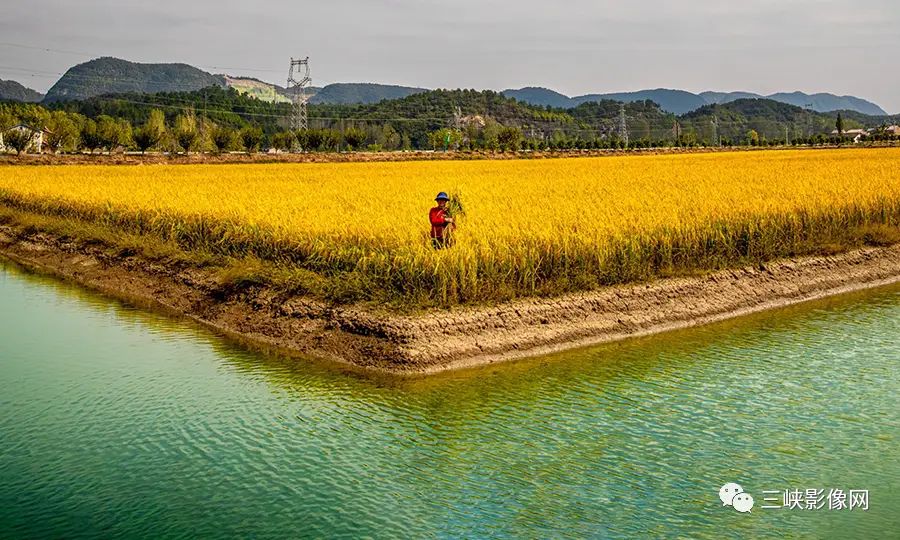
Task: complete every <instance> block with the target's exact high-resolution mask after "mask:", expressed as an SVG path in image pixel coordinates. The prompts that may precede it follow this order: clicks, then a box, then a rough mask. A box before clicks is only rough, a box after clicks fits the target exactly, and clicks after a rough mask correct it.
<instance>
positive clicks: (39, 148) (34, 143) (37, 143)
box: [0, 123, 50, 154]
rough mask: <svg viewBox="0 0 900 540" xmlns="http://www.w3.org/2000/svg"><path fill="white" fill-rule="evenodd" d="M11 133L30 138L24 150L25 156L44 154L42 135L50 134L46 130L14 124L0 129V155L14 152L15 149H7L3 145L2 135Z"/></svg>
mask: <svg viewBox="0 0 900 540" xmlns="http://www.w3.org/2000/svg"><path fill="white" fill-rule="evenodd" d="M11 131H17V132H19V133H24V134H25V135H27V136H30V137H31V140H30V141H29V143H28V146H27V147H26V148H25V153H26V154H42V153H43V152H44V135H45V134H46V133H50V132H49V131H47V130H46V129H37V128H33V127H31V126H29V125H28V124H24V123H23V124H16V125H14V126H11V127H8V128H5V129H0V153H4V152H15V149H13V148H7V147H6V145H4V144H3V135H4V134H7V133H9V132H11Z"/></svg>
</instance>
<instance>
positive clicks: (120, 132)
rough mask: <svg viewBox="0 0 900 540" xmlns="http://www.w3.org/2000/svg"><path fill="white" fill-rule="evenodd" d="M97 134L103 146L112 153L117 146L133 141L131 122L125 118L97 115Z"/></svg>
mask: <svg viewBox="0 0 900 540" xmlns="http://www.w3.org/2000/svg"><path fill="white" fill-rule="evenodd" d="M97 135H98V136H99V137H100V144H101V146H102V147H104V148H106V149H107V150H109V152H110V153H112V152H113V151H115V149H116V148H118V147H120V146H122V147H124V146H127V145H128V144H130V143H131V123H130V122H129V121H128V120H125V119H124V118H120V119H115V118H112V117H110V116H106V115H102V116H99V117H97Z"/></svg>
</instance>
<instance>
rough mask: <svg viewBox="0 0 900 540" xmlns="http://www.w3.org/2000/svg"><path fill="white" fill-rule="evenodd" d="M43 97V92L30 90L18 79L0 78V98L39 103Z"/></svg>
mask: <svg viewBox="0 0 900 540" xmlns="http://www.w3.org/2000/svg"><path fill="white" fill-rule="evenodd" d="M43 99H44V94H41V93H40V92H38V91H37V90H32V89H31V88H28V87H27V86H25V85H23V84H22V83H20V82H18V81H5V80H3V79H0V100H7V101H21V102H23V103H39V102H40V101H41V100H43Z"/></svg>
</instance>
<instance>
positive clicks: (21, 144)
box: [3, 129, 34, 156]
mask: <svg viewBox="0 0 900 540" xmlns="http://www.w3.org/2000/svg"><path fill="white" fill-rule="evenodd" d="M33 138H34V132H33V131H30V130H27V129H10V130H9V131H6V132H4V133H3V144H4V146H6V147H7V148H12V149H13V150H15V151H16V155H17V156H19V155H22V152H26V153H27V152H28V147H29V146H30V145H31V140H32V139H33Z"/></svg>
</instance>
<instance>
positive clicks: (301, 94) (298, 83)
mask: <svg viewBox="0 0 900 540" xmlns="http://www.w3.org/2000/svg"><path fill="white" fill-rule="evenodd" d="M295 68H296V72H295V71H294V70H295ZM310 81H312V78H311V77H310V76H309V57H308V56H307V57H306V58H305V59H304V60H294V59H293V58H291V69H290V70H289V71H288V80H287V90H288V94H289V95H290V96H291V103H292V106H291V129H292V130H293V131H300V130H305V129H307V128H308V127H309V125H308V123H307V120H306V102H307V101H309V96H308V95H307V94H306V89H307V88H308V87H309V83H310Z"/></svg>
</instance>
